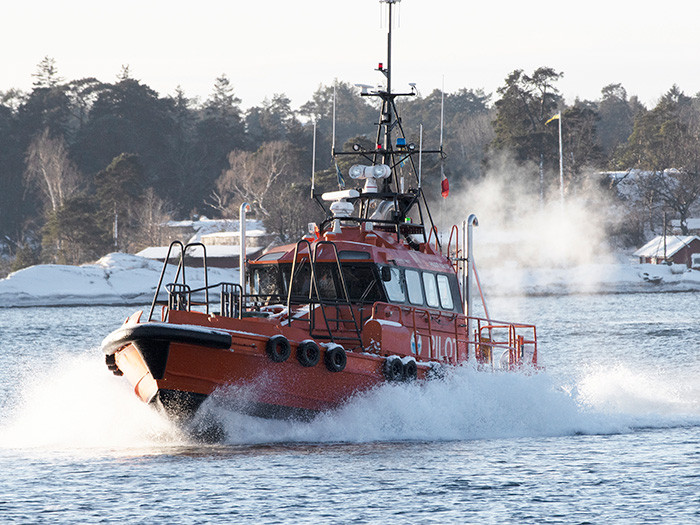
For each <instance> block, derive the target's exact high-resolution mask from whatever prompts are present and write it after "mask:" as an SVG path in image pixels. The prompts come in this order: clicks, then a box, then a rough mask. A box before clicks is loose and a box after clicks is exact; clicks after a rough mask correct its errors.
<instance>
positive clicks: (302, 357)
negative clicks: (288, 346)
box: [297, 341, 321, 367]
mask: <svg viewBox="0 0 700 525" xmlns="http://www.w3.org/2000/svg"><path fill="white" fill-rule="evenodd" d="M320 360H321V349H320V348H319V347H318V345H317V344H316V343H314V342H313V341H304V342H302V343H301V344H299V346H298V347H297V361H299V363H300V364H301V366H306V367H311V366H316V365H317V364H318V362H319V361H320Z"/></svg>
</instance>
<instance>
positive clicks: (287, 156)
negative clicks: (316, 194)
mask: <svg viewBox="0 0 700 525" xmlns="http://www.w3.org/2000/svg"><path fill="white" fill-rule="evenodd" d="M299 162H300V161H299V158H298V155H297V154H295V151H294V149H293V148H292V147H291V145H290V143H288V142H267V143H265V144H263V145H262V146H261V147H260V149H259V150H258V151H256V152H255V153H251V152H247V151H234V152H231V153H230V154H229V165H230V168H229V169H227V170H226V171H225V172H224V173H223V174H222V175H221V177H219V179H218V180H217V181H216V191H214V192H213V193H212V195H211V199H210V202H209V203H208V204H209V205H210V206H212V207H213V208H215V209H218V210H220V211H221V212H222V213H223V215H224V216H228V217H236V216H237V215H238V206H239V205H240V204H241V203H242V202H244V201H245V202H248V203H249V204H250V205H251V207H252V208H253V209H252V211H253V213H254V215H255V216H256V217H257V218H258V219H262V221H263V223H264V224H265V227H266V228H267V230H268V231H269V232H270V233H275V234H277V235H279V237H280V239H282V240H284V241H288V240H290V239H292V238H295V237H296V236H298V235H299V234H301V233H302V232H303V231H304V225H305V224H306V223H308V222H310V221H314V220H317V213H315V208H313V207H310V206H309V201H308V195H309V186H308V183H309V181H308V179H307V178H306V177H305V176H304V174H302V171H301V169H300V168H299Z"/></svg>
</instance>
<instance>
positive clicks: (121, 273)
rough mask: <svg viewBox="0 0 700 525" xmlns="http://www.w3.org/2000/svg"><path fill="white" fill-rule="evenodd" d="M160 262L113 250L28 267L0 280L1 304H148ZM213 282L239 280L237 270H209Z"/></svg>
mask: <svg viewBox="0 0 700 525" xmlns="http://www.w3.org/2000/svg"><path fill="white" fill-rule="evenodd" d="M162 267H163V265H162V263H160V262H158V261H152V260H150V259H146V258H144V257H138V256H136V255H128V254H124V253H111V254H109V255H106V256H104V257H102V258H101V259H100V260H99V261H97V262H96V263H94V264H83V265H81V266H64V265H59V264H44V265H37V266H30V267H29V268H24V269H22V270H20V271H18V272H14V273H11V274H10V275H9V276H8V277H7V278H5V279H0V307H7V306H71V305H72V306H74V305H87V304H90V305H97V304H100V305H130V304H139V305H140V304H148V303H150V302H151V301H152V299H153V294H154V293H155V289H156V286H157V285H158V278H159V276H160V271H161V269H162ZM187 272H188V273H187V278H188V281H190V280H191V281H192V282H197V283H200V282H203V278H202V270H201V269H199V270H198V269H188V270H187ZM209 279H210V283H217V282H220V281H227V282H238V270H230V269H221V268H211V269H210V270H209Z"/></svg>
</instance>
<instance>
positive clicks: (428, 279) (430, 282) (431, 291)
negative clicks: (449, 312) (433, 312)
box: [423, 272, 440, 308]
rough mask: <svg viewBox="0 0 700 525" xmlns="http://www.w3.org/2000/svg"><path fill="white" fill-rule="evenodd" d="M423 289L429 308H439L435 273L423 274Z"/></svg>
mask: <svg viewBox="0 0 700 525" xmlns="http://www.w3.org/2000/svg"><path fill="white" fill-rule="evenodd" d="M423 287H424V288H425V301H426V302H427V303H428V306H431V307H433V308H439V307H440V301H439V299H438V291H437V284H436V283H435V274H434V273H430V272H423Z"/></svg>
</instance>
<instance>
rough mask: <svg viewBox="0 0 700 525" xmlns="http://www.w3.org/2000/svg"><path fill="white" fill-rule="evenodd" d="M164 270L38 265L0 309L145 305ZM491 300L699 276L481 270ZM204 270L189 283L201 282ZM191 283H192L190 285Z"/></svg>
mask: <svg viewBox="0 0 700 525" xmlns="http://www.w3.org/2000/svg"><path fill="white" fill-rule="evenodd" d="M161 268H162V264H161V263H159V262H157V261H152V260H149V259H146V258H143V257H138V256H136V255H127V254H123V253H112V254H109V255H106V256H105V257H103V258H102V259H100V260H99V261H97V262H96V263H93V264H84V265H82V266H61V265H53V264H49V265H38V266H31V267H29V268H25V269H23V270H20V271H18V272H15V273H12V274H10V275H9V276H8V277H7V278H5V279H0V307H13V306H72V305H132V304H133V305H142V304H148V303H150V302H151V300H152V298H153V293H154V291H155V288H156V285H157V284H158V277H159V275H160V270H161ZM209 272H210V273H209V282H210V283H217V282H220V281H227V282H238V270H231V269H221V268H210V270H209ZM479 272H480V273H479V277H480V282H481V284H482V286H483V288H484V291H485V293H486V294H487V295H499V296H502V295H564V294H572V293H644V292H656V291H663V292H675V291H700V271H697V270H683V267H678V266H675V267H670V266H666V265H651V264H625V263H615V264H585V265H580V266H573V267H566V268H523V267H520V266H518V265H516V264H512V265H510V266H504V267H500V268H490V269H485V268H484V269H479ZM198 274H201V270H199V272H198V271H197V270H188V277H189V278H192V279H196V280H197V281H199V280H201V275H198ZM188 280H189V279H188Z"/></svg>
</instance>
